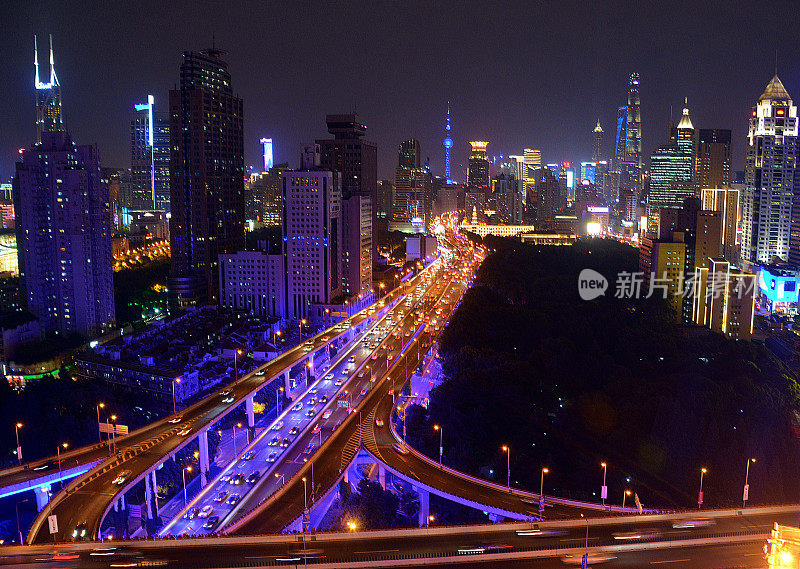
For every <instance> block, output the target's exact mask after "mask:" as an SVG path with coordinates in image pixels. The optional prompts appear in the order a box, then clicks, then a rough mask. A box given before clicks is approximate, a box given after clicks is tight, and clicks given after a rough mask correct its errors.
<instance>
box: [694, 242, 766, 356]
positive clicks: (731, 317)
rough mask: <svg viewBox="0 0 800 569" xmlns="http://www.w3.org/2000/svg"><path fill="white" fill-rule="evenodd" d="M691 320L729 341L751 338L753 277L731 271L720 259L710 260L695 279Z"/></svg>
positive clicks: (754, 295) (753, 294) (754, 293)
mask: <svg viewBox="0 0 800 569" xmlns="http://www.w3.org/2000/svg"><path fill="white" fill-rule="evenodd" d="M692 292H693V301H694V302H693V305H694V308H693V320H694V322H695V323H696V324H699V325H701V326H706V327H708V328H710V329H711V330H714V331H715V332H719V333H720V334H723V335H725V336H727V337H728V338H731V339H737V340H750V338H751V337H752V335H753V314H754V312H755V297H756V294H757V293H756V275H753V274H747V273H740V272H736V271H732V270H731V264H730V262H729V261H726V260H725V259H722V258H716V259H709V260H708V263H707V266H706V267H698V268H697V270H696V271H695V275H694V287H693V291H692Z"/></svg>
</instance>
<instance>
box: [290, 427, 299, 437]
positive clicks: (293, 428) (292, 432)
mask: <svg viewBox="0 0 800 569" xmlns="http://www.w3.org/2000/svg"><path fill="white" fill-rule="evenodd" d="M299 432H300V427H298V426H297V425H295V426H294V427H292V428H291V429H289V434H290V435H296V434H297V433H299Z"/></svg>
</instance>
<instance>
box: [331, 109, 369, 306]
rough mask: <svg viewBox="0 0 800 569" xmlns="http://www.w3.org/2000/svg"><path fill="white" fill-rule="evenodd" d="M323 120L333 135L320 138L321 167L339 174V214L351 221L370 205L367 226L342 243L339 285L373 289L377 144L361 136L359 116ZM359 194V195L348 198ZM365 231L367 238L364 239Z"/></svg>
mask: <svg viewBox="0 0 800 569" xmlns="http://www.w3.org/2000/svg"><path fill="white" fill-rule="evenodd" d="M325 121H326V123H327V125H328V132H329V133H330V134H332V135H333V138H332V139H320V140H317V141H316V143H317V144H318V145H319V147H320V156H321V158H320V164H321V167H322V168H324V169H326V170H330V171H332V172H338V173H340V174H341V187H342V194H341V208H342V218H344V219H348V220H350V221H354V220H356V219H362V224H364V225H366V224H367V219H366V217H365V216H364V215H363V213H364V211H365V210H366V208H369V211H370V215H369V227H366V226H362V227H359V228H352V229H351V230H349V231H348V236H347V237H348V238H347V239H346V240H345V241H344V242H343V243H342V249H341V250H342V263H343V266H342V288H343V289H344V290H347V291H349V294H351V295H355V296H357V295H359V294H361V295H369V294H371V293H372V258H373V256H375V255H377V239H376V238H375V235H374V234H373V231H372V229H373V227H377V226H378V223H377V219H376V218H375V211H376V210H375V208H373V204H374V203H375V202H377V193H378V147H377V145H376V144H375V143H374V142H370V141H368V140H364V135H365V134H366V132H367V125H366V123H365V122H364V119H362V118H361V117H360V116H358V115H356V114H350V115H327V116H326V117H325ZM355 196H358V198H359V199H354V200H351V198H352V197H355ZM367 231H368V232H369V238H368V239H367V238H366V237H367Z"/></svg>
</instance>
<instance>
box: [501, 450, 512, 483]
mask: <svg viewBox="0 0 800 569" xmlns="http://www.w3.org/2000/svg"><path fill="white" fill-rule="evenodd" d="M502 449H503V451H505V453H506V469H507V472H508V474H507V477H506V484H507V486H508V490H509V491H511V447H509V446H508V445H503V447H502Z"/></svg>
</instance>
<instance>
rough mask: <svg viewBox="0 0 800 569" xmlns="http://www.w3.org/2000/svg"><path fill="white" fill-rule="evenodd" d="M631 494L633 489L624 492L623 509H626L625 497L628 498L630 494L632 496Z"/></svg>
mask: <svg viewBox="0 0 800 569" xmlns="http://www.w3.org/2000/svg"><path fill="white" fill-rule="evenodd" d="M630 495H631V491H630V490H625V491H624V492H623V493H622V509H623V510H624V509H625V498H627V497H628V496H630Z"/></svg>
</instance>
